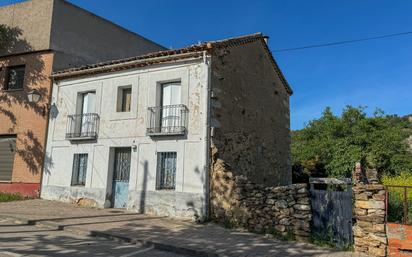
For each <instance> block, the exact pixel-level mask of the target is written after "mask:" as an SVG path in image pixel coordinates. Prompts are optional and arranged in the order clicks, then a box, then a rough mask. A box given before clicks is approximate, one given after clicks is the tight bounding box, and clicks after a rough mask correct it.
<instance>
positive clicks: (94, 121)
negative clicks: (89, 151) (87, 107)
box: [66, 113, 99, 139]
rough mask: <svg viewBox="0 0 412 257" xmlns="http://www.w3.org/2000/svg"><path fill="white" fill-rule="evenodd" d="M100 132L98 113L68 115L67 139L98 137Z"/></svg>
mask: <svg viewBox="0 0 412 257" xmlns="http://www.w3.org/2000/svg"><path fill="white" fill-rule="evenodd" d="M98 132H99V115H98V114H97V113H84V114H74V115H68V116H67V129H66V139H96V138H97V135H98Z"/></svg>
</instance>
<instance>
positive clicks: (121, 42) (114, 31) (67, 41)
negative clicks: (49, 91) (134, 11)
mask: <svg viewBox="0 0 412 257" xmlns="http://www.w3.org/2000/svg"><path fill="white" fill-rule="evenodd" d="M0 24H3V25H6V26H7V27H8V28H9V29H10V30H11V31H12V34H13V37H12V42H11V43H10V44H9V45H8V48H7V49H6V50H5V49H3V50H1V49H0V56H4V55H10V54H16V53H26V52H33V51H39V50H49V49H51V50H53V51H55V58H54V64H53V70H54V71H56V70H61V69H65V68H71V67H75V66H79V65H85V64H92V63H97V62H102V61H109V60H115V59H121V58H126V57H132V56H138V55H142V54H146V53H149V52H156V51H160V50H164V48H163V47H162V46H160V45H158V44H156V43H154V42H153V41H150V40H148V39H146V38H144V37H142V36H140V35H138V34H135V33H133V32H130V31H128V30H126V29H124V28H122V27H120V26H118V25H116V24H114V23H112V22H110V21H108V20H105V19H103V18H101V17H98V16H96V15H94V14H92V13H90V12H88V11H86V10H84V9H82V8H79V7H77V6H75V5H72V4H70V3H69V2H67V1H64V0H30V1H25V2H22V3H18V4H14V5H8V6H4V7H1V8H0Z"/></svg>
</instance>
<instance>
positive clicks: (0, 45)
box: [0, 24, 8, 50]
mask: <svg viewBox="0 0 412 257" xmlns="http://www.w3.org/2000/svg"><path fill="white" fill-rule="evenodd" d="M7 40H8V35H7V27H6V26H4V25H3V24H0V50H2V49H4V48H5V46H6V44H7Z"/></svg>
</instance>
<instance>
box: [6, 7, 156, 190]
mask: <svg viewBox="0 0 412 257" xmlns="http://www.w3.org/2000/svg"><path fill="white" fill-rule="evenodd" d="M0 25H1V26H2V27H4V28H5V29H6V30H7V34H8V39H9V40H8V43H7V45H4V46H3V47H2V48H1V49H0V192H4V191H6V192H20V193H22V194H23V195H29V196H32V197H36V196H38V191H39V189H40V181H41V171H42V169H43V160H44V149H45V143H46V131H47V124H48V112H49V109H50V107H51V106H50V96H51V87H52V82H51V79H50V75H51V73H52V72H53V71H56V70H60V69H64V68H68V67H72V66H78V65H85V64H89V63H95V62H100V61H107V60H112V59H114V58H124V57H127V56H131V55H141V54H144V53H148V52H153V51H159V50H163V49H164V48H163V47H161V46H160V45H158V44H156V43H154V42H152V41H150V40H147V39H145V38H143V37H142V36H139V35H137V34H134V33H132V32H129V31H127V30H125V29H123V28H121V27H119V26H117V25H115V24H113V23H111V22H109V21H107V20H105V19H102V18H100V17H98V16H96V15H94V14H92V13H89V12H87V11H85V10H83V9H81V8H79V7H76V6H74V5H72V4H70V3H68V2H66V1H63V0H31V1H24V2H21V3H18V4H13V5H8V6H4V7H1V8H0Z"/></svg>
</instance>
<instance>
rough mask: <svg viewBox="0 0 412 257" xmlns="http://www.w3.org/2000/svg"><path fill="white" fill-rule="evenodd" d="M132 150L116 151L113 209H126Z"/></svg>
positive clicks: (119, 149)
mask: <svg viewBox="0 0 412 257" xmlns="http://www.w3.org/2000/svg"><path fill="white" fill-rule="evenodd" d="M130 160H131V151H130V148H116V149H115V151H114V170H113V171H114V172H113V207H114V208H126V207H127V199H128V197H129V175H130Z"/></svg>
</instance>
